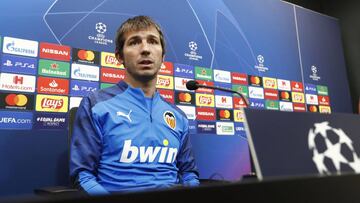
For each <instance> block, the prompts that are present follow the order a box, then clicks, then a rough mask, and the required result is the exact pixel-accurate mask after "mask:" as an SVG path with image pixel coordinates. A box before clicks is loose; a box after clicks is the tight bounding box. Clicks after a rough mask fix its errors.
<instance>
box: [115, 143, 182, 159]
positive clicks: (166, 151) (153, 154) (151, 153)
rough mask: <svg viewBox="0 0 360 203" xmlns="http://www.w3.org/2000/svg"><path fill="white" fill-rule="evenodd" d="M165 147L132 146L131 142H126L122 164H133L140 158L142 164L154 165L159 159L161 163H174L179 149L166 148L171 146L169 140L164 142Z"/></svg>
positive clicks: (122, 154)
mask: <svg viewBox="0 0 360 203" xmlns="http://www.w3.org/2000/svg"><path fill="white" fill-rule="evenodd" d="M163 144H164V145H165V147H159V146H158V147H153V146H148V147H145V146H140V147H137V146H131V140H125V142H124V147H123V151H122V153H121V157H120V162H122V163H132V162H134V161H135V160H136V159H138V158H139V161H140V162H141V163H144V162H148V163H152V162H154V161H155V159H156V158H158V162H159V163H173V162H174V161H175V159H176V155H177V152H178V150H177V148H170V147H166V146H168V145H169V141H168V140H166V139H165V140H164V141H163Z"/></svg>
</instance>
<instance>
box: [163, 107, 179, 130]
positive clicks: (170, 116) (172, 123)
mask: <svg viewBox="0 0 360 203" xmlns="http://www.w3.org/2000/svg"><path fill="white" fill-rule="evenodd" d="M164 121H165V123H166V124H167V125H168V126H169V127H170V128H171V129H173V130H174V129H175V128H176V118H175V115H174V113H173V112H171V111H165V113H164Z"/></svg>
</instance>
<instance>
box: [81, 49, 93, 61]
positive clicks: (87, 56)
mask: <svg viewBox="0 0 360 203" xmlns="http://www.w3.org/2000/svg"><path fill="white" fill-rule="evenodd" d="M77 56H78V57H79V59H81V60H87V61H93V60H94V59H95V54H94V52H92V51H87V50H79V51H78V53H77Z"/></svg>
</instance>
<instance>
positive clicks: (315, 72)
mask: <svg viewBox="0 0 360 203" xmlns="http://www.w3.org/2000/svg"><path fill="white" fill-rule="evenodd" d="M310 69H311V72H312V74H311V75H310V76H309V77H310V78H311V79H312V80H314V81H318V80H320V79H321V78H320V76H318V75H317V73H318V68H317V67H316V66H314V65H312V66H311V68H310Z"/></svg>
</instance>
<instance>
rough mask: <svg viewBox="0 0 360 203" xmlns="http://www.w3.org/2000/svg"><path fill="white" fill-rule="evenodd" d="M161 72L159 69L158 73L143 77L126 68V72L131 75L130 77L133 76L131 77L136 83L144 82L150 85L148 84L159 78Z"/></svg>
mask: <svg viewBox="0 0 360 203" xmlns="http://www.w3.org/2000/svg"><path fill="white" fill-rule="evenodd" d="M125 67H126V66H125ZM159 70H160V68H158V71H156V72H155V73H153V74H144V75H141V74H138V73H136V71H133V70H132V69H131V68H126V71H127V72H128V73H129V75H131V77H133V78H134V79H135V80H136V81H139V82H143V83H148V82H150V81H152V80H154V79H156V76H157V74H158V72H159Z"/></svg>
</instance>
